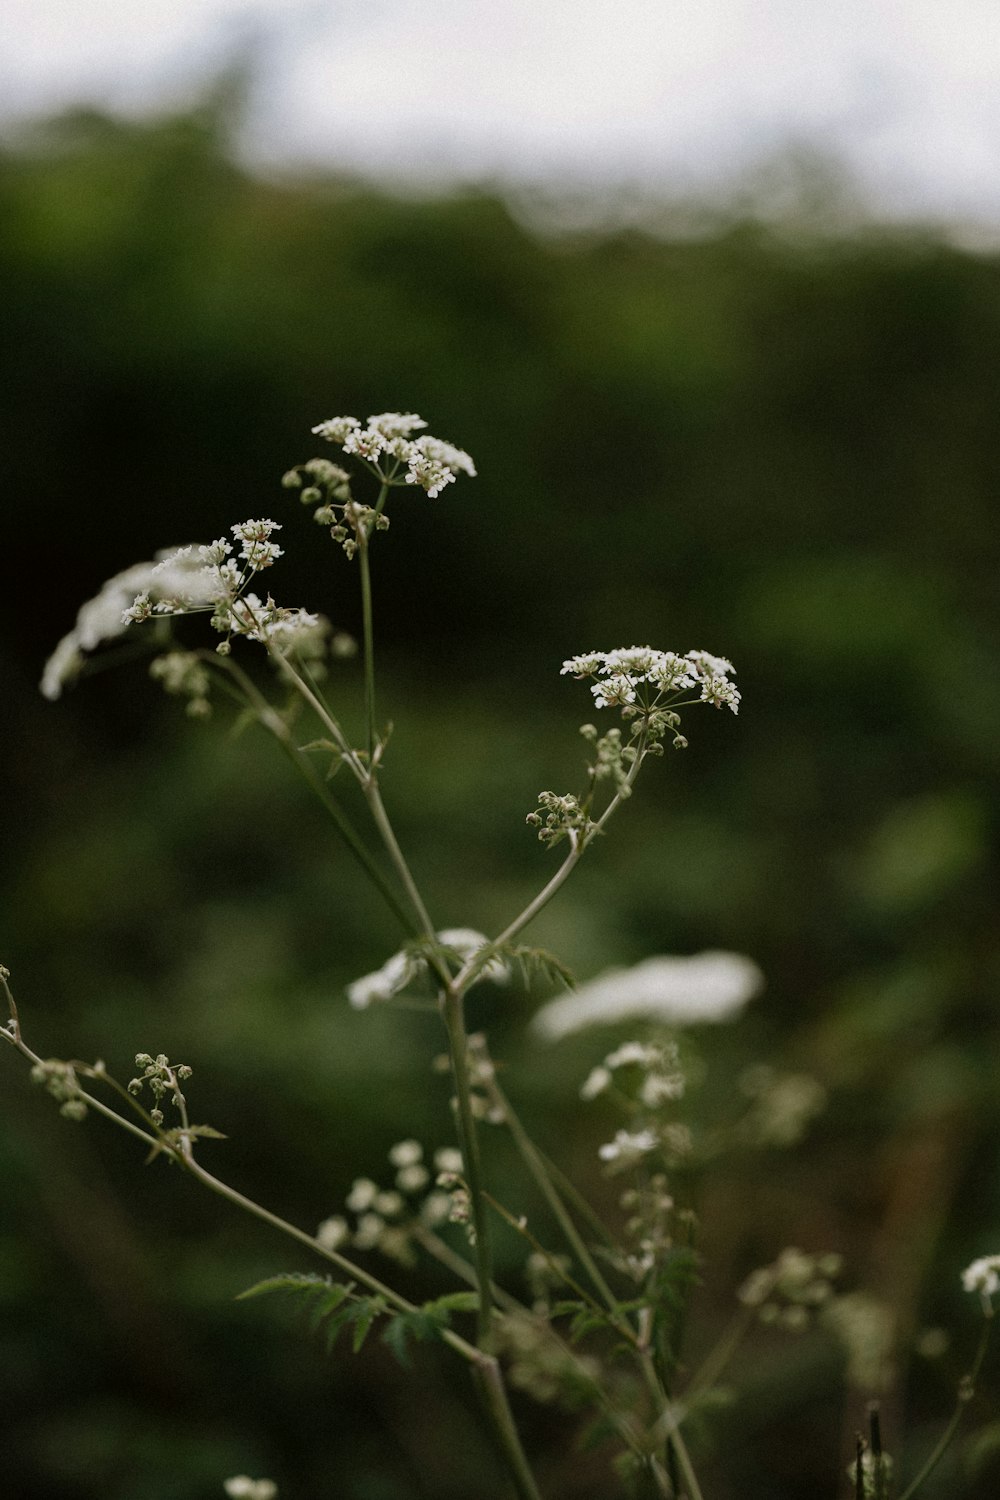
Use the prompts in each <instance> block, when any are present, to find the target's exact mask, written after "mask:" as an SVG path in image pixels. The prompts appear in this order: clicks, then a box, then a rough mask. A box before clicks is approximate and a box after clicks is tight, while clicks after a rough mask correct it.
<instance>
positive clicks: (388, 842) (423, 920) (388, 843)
mask: <svg viewBox="0 0 1000 1500" xmlns="http://www.w3.org/2000/svg"><path fill="white" fill-rule="evenodd" d="M364 792H365V798H366V800H367V802H368V807H369V810H370V811H371V815H372V819H373V821H374V823H375V827H376V828H377V829H378V831H379V835H380V837H381V839H382V842H383V844H384V845H385V847H386V851H387V853H388V855H389V858H390V859H391V860H392V863H393V865H394V866H395V869H396V874H397V875H398V876H399V879H400V882H401V884H402V886H403V889H404V890H405V891H406V894H407V896H408V897H409V899H410V905H411V906H412V907H413V910H414V912H415V913H416V915H417V921H418V922H419V924H420V926H421V928H422V929H423V932H424V936H425V937H428V938H430V939H431V940H432V941H433V940H434V938H435V930H434V923H433V922H432V921H431V918H430V914H429V912H428V910H427V907H426V906H425V905H424V901H423V897H422V896H421V894H420V891H419V890H418V888H417V883H416V881H415V880H414V878H413V875H412V874H411V872H410V867H409V865H408V864H407V863H406V858H405V856H404V854H403V851H402V849H401V848H400V847H399V841H398V839H397V838H396V835H395V833H394V832H393V827H392V824H391V823H390V821H389V815H388V813H387V812H386V810H385V804H384V803H383V801H382V794H381V792H380V791H379V787H378V781H377V780H376V778H375V776H374V775H371V774H370V775H369V776H368V777H367V778H366V779H365V782H364ZM439 972H441V977H442V979H443V980H444V982H445V983H447V982H448V980H449V977H450V976H449V975H448V972H447V970H443V971H439Z"/></svg>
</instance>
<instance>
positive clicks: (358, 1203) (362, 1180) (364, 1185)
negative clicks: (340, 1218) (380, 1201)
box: [344, 1177, 378, 1214]
mask: <svg viewBox="0 0 1000 1500" xmlns="http://www.w3.org/2000/svg"><path fill="white" fill-rule="evenodd" d="M377 1197H378V1187H377V1185H376V1184H375V1183H374V1182H372V1180H371V1178H370V1177H356V1178H355V1180H354V1183H353V1185H352V1187H351V1191H350V1192H349V1193H348V1195H347V1197H346V1198H345V1199H344V1202H345V1203H346V1205H347V1207H348V1208H349V1209H350V1210H351V1213H352V1214H361V1213H364V1211H365V1209H366V1208H371V1206H372V1204H373V1203H374V1202H375V1199H376V1198H377Z"/></svg>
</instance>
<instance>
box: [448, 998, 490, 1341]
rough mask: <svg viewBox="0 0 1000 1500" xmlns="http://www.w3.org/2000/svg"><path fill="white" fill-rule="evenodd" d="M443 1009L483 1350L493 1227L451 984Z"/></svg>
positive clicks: (465, 1041)
mask: <svg viewBox="0 0 1000 1500" xmlns="http://www.w3.org/2000/svg"><path fill="white" fill-rule="evenodd" d="M441 1009H442V1013H443V1016H444V1023H445V1027H446V1029H447V1032H448V1050H449V1053H450V1056H451V1070H452V1076H453V1077H454V1080H455V1099H456V1103H457V1106H458V1108H457V1111H456V1113H457V1122H456V1123H457V1125H458V1139H459V1144H460V1145H461V1148H462V1161H463V1163H464V1166H465V1178H466V1182H467V1184H468V1188H469V1197H470V1198H471V1200H472V1227H473V1230H474V1232H475V1237H476V1244H475V1250H476V1272H477V1275H478V1278H479V1319H478V1337H477V1340H476V1342H477V1343H478V1345H479V1347H480V1349H486V1350H492V1347H493V1307H492V1301H493V1299H492V1291H491V1288H492V1286H493V1253H492V1248H491V1245H490V1226H489V1220H488V1217H487V1213H486V1201H485V1197H484V1194H483V1176H482V1168H481V1165H480V1160H479V1139H478V1136H477V1133H476V1120H475V1115H474V1114H473V1112H472V1079H471V1077H470V1074H469V1038H468V1034H467V1032H466V1029H465V1007H464V1002H463V997H462V994H461V992H460V991H459V990H457V989H456V988H455V987H454V986H453V985H448V986H447V987H446V988H445V989H444V990H443V991H442V994H441Z"/></svg>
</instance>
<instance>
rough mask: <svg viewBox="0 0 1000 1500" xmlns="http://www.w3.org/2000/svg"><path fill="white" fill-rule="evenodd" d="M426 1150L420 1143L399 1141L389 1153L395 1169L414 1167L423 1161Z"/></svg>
mask: <svg viewBox="0 0 1000 1500" xmlns="http://www.w3.org/2000/svg"><path fill="white" fill-rule="evenodd" d="M423 1155H424V1148H423V1146H421V1144H420V1142H419V1141H397V1142H396V1144H395V1146H393V1147H392V1149H391V1150H390V1152H389V1160H390V1161H391V1162H392V1165H393V1166H394V1167H412V1166H413V1165H414V1163H415V1162H418V1161H422V1160H423Z"/></svg>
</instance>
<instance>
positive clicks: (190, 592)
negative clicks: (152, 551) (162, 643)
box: [40, 547, 209, 700]
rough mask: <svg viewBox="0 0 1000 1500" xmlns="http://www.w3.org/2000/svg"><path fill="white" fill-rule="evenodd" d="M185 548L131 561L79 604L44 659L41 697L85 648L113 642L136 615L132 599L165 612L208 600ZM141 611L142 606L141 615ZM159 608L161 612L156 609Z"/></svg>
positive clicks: (52, 693)
mask: <svg viewBox="0 0 1000 1500" xmlns="http://www.w3.org/2000/svg"><path fill="white" fill-rule="evenodd" d="M190 553H191V548H190V547H187V548H175V549H173V550H171V551H165V552H160V553H158V554H157V561H155V562H142V563H135V564H134V565H133V566H132V567H131V568H126V569H125V570H124V571H123V572H121V573H116V574H115V575H114V577H113V578H109V579H108V581H107V583H105V584H103V585H102V587H101V590H100V592H99V593H98V594H96V595H95V596H94V598H93V599H88V600H87V602H86V603H85V604H83V605H81V607H80V611H79V613H78V614H77V617H76V623H75V625H74V626H73V629H72V630H71V631H70V632H69V633H68V634H67V635H65V636H63V638H62V640H61V641H60V642H59V644H58V645H57V646H56V648H55V650H54V651H53V653H52V655H51V656H50V657H49V659H48V661H47V662H46V663H45V668H44V671H43V673H42V681H41V684H40V686H41V691H42V693H43V694H44V696H45V697H46V698H49V699H50V700H54V699H56V698H58V697H59V696H60V694H61V693H62V690H63V688H64V687H65V686H66V684H67V682H70V681H71V680H72V679H73V678H74V677H75V676H76V675H77V674H78V673H79V671H80V668H81V667H82V665H83V659H84V656H85V655H86V653H87V652H89V651H95V650H96V649H97V647H98V646H100V645H102V644H104V643H105V642H106V641H113V640H115V639H116V638H117V637H118V636H120V635H122V634H123V633H124V631H125V630H127V629H128V627H129V625H130V624H131V622H132V620H133V619H135V618H137V616H136V615H134V614H133V613H132V611H133V610H134V609H135V608H136V605H137V600H138V599H139V598H145V599H146V600H147V602H148V601H152V600H155V601H157V603H158V606H159V605H163V606H165V611H166V612H169V611H171V610H173V609H175V608H176V609H183V608H196V607H198V606H200V605H204V604H207V603H208V602H209V594H208V591H207V587H206V582H205V579H204V577H203V576H202V571H203V570H202V565H201V563H200V561H196V560H194V559H193V558H192V557H191V555H190ZM144 612H145V605H144V606H143V609H142V613H144ZM161 612H162V611H161Z"/></svg>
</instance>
